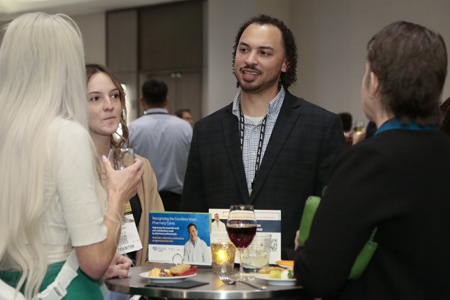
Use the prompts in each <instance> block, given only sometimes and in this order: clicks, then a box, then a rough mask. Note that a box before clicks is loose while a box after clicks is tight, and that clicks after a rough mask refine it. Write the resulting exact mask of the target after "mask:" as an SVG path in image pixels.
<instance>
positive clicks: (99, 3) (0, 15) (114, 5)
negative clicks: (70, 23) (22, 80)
mask: <svg viewBox="0 0 450 300" xmlns="http://www.w3.org/2000/svg"><path fill="white" fill-rule="evenodd" d="M177 1H180V0H0V21H10V20H12V19H14V18H15V17H16V16H18V15H20V14H23V13H26V12H34V11H43V12H47V13H52V14H54V13H64V14H67V15H70V16H75V15H81V14H90V13H98V12H102V11H107V10H114V9H123V8H129V7H136V6H146V5H155V4H160V3H166V2H177Z"/></svg>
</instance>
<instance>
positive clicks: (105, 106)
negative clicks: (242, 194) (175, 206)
mask: <svg viewBox="0 0 450 300" xmlns="http://www.w3.org/2000/svg"><path fill="white" fill-rule="evenodd" d="M86 77H87V101H88V103H89V131H90V134H91V137H92V140H93V141H94V144H95V147H96V149H97V152H98V155H99V156H102V155H105V156H108V153H109V150H110V149H111V148H126V147H127V146H128V128H127V122H126V115H127V112H126V106H125V93H124V91H123V89H122V85H121V84H120V82H119V80H118V79H117V77H116V76H115V74H114V73H113V72H112V71H111V70H109V69H108V68H107V67H106V66H103V65H99V64H87V65H86ZM119 125H120V129H121V132H120V133H118V128H119ZM136 157H137V159H139V160H141V161H142V162H143V167H142V168H143V170H144V175H143V176H142V178H141V185H140V186H139V189H138V191H137V194H136V195H135V196H133V197H132V198H131V199H129V200H130V205H131V209H132V213H133V217H134V221H135V223H136V227H137V229H138V233H139V237H140V239H141V242H142V249H141V250H139V251H137V252H131V253H129V254H128V255H129V257H130V258H131V259H132V260H133V261H134V262H135V264H136V266H142V265H144V264H145V263H146V262H148V230H149V215H148V213H149V212H150V211H164V205H163V203H162V201H161V198H160V196H159V194H158V190H157V181H156V176H155V173H154V172H153V169H152V167H151V165H150V163H149V162H148V160H147V159H145V158H143V157H141V156H139V155H136ZM100 171H101V172H103V170H100Z"/></svg>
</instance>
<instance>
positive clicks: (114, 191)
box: [102, 156, 144, 204]
mask: <svg viewBox="0 0 450 300" xmlns="http://www.w3.org/2000/svg"><path fill="white" fill-rule="evenodd" d="M102 160H103V167H104V168H105V172H106V180H107V190H108V196H109V198H110V199H111V198H114V199H116V198H118V199H120V200H121V201H122V203H123V204H126V203H127V202H128V201H130V199H131V198H132V197H133V196H134V195H136V193H137V190H138V188H139V185H140V183H141V177H142V175H143V174H144V169H143V168H142V166H143V165H144V163H143V162H142V161H141V160H139V159H135V160H134V163H133V164H132V165H130V166H128V167H126V168H125V169H123V170H120V171H116V170H114V169H113V168H112V166H111V163H110V162H109V161H108V159H107V158H106V157H105V156H102Z"/></svg>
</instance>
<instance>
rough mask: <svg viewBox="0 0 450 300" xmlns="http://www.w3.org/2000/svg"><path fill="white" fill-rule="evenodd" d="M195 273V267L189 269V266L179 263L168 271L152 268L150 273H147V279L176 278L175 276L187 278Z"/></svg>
mask: <svg viewBox="0 0 450 300" xmlns="http://www.w3.org/2000/svg"><path fill="white" fill-rule="evenodd" d="M195 273H197V267H196V266H194V267H192V268H191V266H190V265H186V264H183V263H181V264H180V265H177V266H175V267H172V268H170V269H160V268H153V269H152V270H151V271H150V273H148V277H176V276H188V275H194V274H195Z"/></svg>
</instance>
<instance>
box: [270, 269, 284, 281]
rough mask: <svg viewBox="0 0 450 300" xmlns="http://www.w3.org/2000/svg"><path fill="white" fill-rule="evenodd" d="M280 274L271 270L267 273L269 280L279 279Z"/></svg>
mask: <svg viewBox="0 0 450 300" xmlns="http://www.w3.org/2000/svg"><path fill="white" fill-rule="evenodd" d="M281 272H282V271H278V270H272V271H270V273H269V278H275V279H281Z"/></svg>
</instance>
